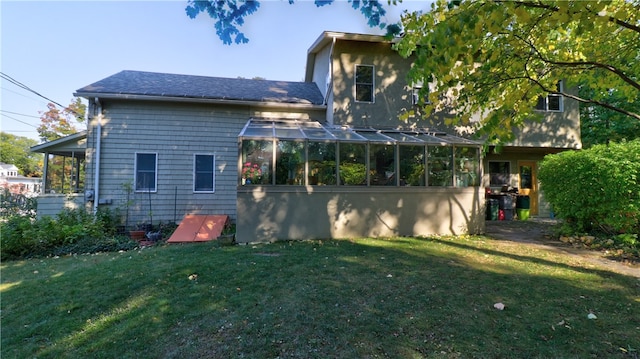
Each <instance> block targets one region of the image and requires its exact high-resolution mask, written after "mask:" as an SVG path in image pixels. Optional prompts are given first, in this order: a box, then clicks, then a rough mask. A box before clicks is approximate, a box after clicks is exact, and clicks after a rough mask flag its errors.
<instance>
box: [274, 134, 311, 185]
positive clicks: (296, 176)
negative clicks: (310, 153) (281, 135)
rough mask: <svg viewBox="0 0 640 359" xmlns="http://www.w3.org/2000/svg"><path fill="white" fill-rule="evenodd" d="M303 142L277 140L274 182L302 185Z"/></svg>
mask: <svg viewBox="0 0 640 359" xmlns="http://www.w3.org/2000/svg"><path fill="white" fill-rule="evenodd" d="M304 152H305V149H304V142H301V141H278V146H277V147H276V184H288V185H299V186H300V185H304V163H305V156H304Z"/></svg>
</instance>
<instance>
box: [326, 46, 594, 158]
mask: <svg viewBox="0 0 640 359" xmlns="http://www.w3.org/2000/svg"><path fill="white" fill-rule="evenodd" d="M411 63H412V59H411V57H410V58H408V59H405V58H402V57H401V56H400V55H398V53H397V52H395V51H393V50H392V49H391V45H390V44H388V43H375V42H359V41H340V40H338V42H337V43H336V46H335V48H334V54H333V67H334V72H333V74H334V82H335V83H334V85H333V90H334V97H333V98H332V104H331V105H329V106H328V108H329V110H328V111H329V112H328V115H329V116H330V115H333V121H334V122H335V123H336V124H348V125H351V126H357V127H368V126H374V127H375V126H384V127H398V126H403V127H407V126H416V127H423V128H430V129H433V130H439V131H445V132H448V133H452V134H456V133H459V131H458V130H459V129H457V128H453V127H450V126H447V125H445V122H444V121H443V120H444V118H445V117H446V116H448V115H446V114H445V113H437V114H434V115H432V116H431V117H429V118H426V119H423V118H421V116H420V115H419V109H418V108H417V107H414V106H413V105H412V99H411V89H412V84H410V83H408V82H407V73H408V71H409V69H410V68H411ZM358 64H361V65H373V66H374V67H375V86H374V91H375V102H374V103H363V102H355V101H354V71H355V66H356V65H358ZM316 66H320V64H319V63H318V60H316ZM563 101H564V111H563V112H547V113H544V114H543V115H544V116H545V117H544V119H543V121H540V122H538V121H531V122H530V123H529V124H528V125H527V126H525V127H524V128H522V129H515V128H514V132H515V133H516V137H517V139H516V140H515V141H513V142H512V143H510V144H509V145H513V146H523V147H555V148H571V149H578V148H581V147H582V142H581V139H580V115H579V107H578V106H579V105H578V103H577V102H576V101H573V100H571V99H567V98H564V99H563ZM410 110H415V111H417V112H416V114H417V115H415V116H410V117H408V118H407V119H400V117H399V116H400V115H403V114H406V113H407V112H408V111H410Z"/></svg>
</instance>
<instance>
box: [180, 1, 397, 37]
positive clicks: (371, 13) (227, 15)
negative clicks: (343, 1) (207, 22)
mask: <svg viewBox="0 0 640 359" xmlns="http://www.w3.org/2000/svg"><path fill="white" fill-rule="evenodd" d="M333 1H334V0H315V4H316V6H317V7H320V6H325V5H329V4H332V3H333ZM348 2H349V3H351V6H352V7H353V9H355V10H358V9H359V10H360V12H361V13H362V15H363V16H364V17H365V18H367V19H368V23H369V26H372V27H373V26H379V27H380V28H384V27H385V26H386V24H384V23H382V22H381V19H382V17H383V16H384V15H385V14H386V10H385V9H384V7H383V6H382V5H381V4H380V2H378V1H375V0H374V1H368V0H348ZM293 3H294V0H289V4H293ZM388 3H389V4H395V0H393V1H391V0H390V1H388ZM259 7H260V2H259V1H255V0H225V1H219V0H189V2H188V5H187V7H186V8H185V11H186V12H187V16H189V17H190V18H192V19H195V18H196V17H197V16H198V15H199V14H200V13H202V12H204V13H207V14H208V15H209V16H210V17H211V18H212V19H215V28H216V34H217V35H218V37H219V38H220V39H221V40H222V42H223V43H224V44H227V45H230V44H231V43H232V42H235V43H236V44H241V43H243V44H244V43H247V42H249V39H248V38H247V37H246V36H244V34H243V33H242V32H241V31H240V29H239V28H240V27H242V25H243V24H244V18H245V17H247V16H249V15H251V14H253V13H254V12H256V11H257V10H258V8H259Z"/></svg>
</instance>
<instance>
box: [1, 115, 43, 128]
mask: <svg viewBox="0 0 640 359" xmlns="http://www.w3.org/2000/svg"><path fill="white" fill-rule="evenodd" d="M5 112H6V111H5ZM2 116H4V117H6V118H10V119H12V120H14V121H18V122H20V123H24V124H25V125H28V126H31V127H35V128H38V126H36V125H33V124H30V123H28V122H24V121H21V120H18V119H17V118H15V117H12V116H9V115H5V114H3V115H2Z"/></svg>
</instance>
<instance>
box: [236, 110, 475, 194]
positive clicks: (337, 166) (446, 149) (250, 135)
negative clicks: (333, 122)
mask: <svg viewBox="0 0 640 359" xmlns="http://www.w3.org/2000/svg"><path fill="white" fill-rule="evenodd" d="M239 137H240V143H241V145H240V147H241V153H240V156H241V158H242V162H241V163H240V167H241V168H240V170H239V175H240V180H241V183H242V184H243V185H279V186H282V185H285V186H286V185H291V186H305V185H311V186H322V185H329V186H336V185H344V186H372V187H373V186H393V187H397V186H417V187H419V186H426V185H429V186H442V187H453V186H456V187H477V186H479V185H480V179H481V178H480V173H481V171H480V145H479V143H477V142H474V141H471V140H467V139H464V138H460V137H456V136H450V135H447V134H445V133H436V132H425V131H415V130H412V131H409V130H391V129H384V130H382V129H380V130H378V129H374V128H360V129H354V128H350V127H348V126H340V127H336V126H329V127H324V126H322V125H320V124H319V123H317V122H306V121H301V122H297V121H283V120H276V121H274V120H265V119H259V120H258V119H251V120H249V122H248V123H247V125H246V126H245V128H244V129H243V130H242V131H241V133H240V135H239Z"/></svg>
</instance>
